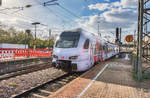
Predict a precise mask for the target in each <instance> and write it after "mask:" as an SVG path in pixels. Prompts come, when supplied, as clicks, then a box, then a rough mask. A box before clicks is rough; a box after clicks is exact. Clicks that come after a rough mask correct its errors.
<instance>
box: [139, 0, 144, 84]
mask: <svg viewBox="0 0 150 98" xmlns="http://www.w3.org/2000/svg"><path fill="white" fill-rule="evenodd" d="M138 2H139V16H138V18H139V20H138V21H139V22H138V40H137V41H138V45H137V65H138V73H137V74H138V81H141V80H142V33H143V4H144V3H143V0H138Z"/></svg>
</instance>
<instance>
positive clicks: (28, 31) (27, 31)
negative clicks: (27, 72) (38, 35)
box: [25, 30, 31, 58]
mask: <svg viewBox="0 0 150 98" xmlns="http://www.w3.org/2000/svg"><path fill="white" fill-rule="evenodd" d="M25 33H27V35H28V39H29V35H30V33H31V30H26V31H25ZM25 36H26V34H25ZM25 42H26V44H28V55H27V58H29V57H30V50H29V40H28V43H27V39H26V41H25ZM26 44H25V45H26Z"/></svg>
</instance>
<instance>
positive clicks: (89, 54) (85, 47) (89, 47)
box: [84, 39, 92, 67]
mask: <svg viewBox="0 0 150 98" xmlns="http://www.w3.org/2000/svg"><path fill="white" fill-rule="evenodd" d="M91 48H92V44H91V42H90V40H89V39H86V41H85V43H84V49H88V54H87V56H88V59H89V64H88V67H90V66H91V62H92V51H91V50H92V49H91Z"/></svg>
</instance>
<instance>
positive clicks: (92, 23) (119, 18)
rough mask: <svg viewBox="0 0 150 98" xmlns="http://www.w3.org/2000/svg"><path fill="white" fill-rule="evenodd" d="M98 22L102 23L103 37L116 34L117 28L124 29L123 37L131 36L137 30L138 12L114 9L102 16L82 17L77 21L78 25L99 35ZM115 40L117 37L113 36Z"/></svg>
mask: <svg viewBox="0 0 150 98" xmlns="http://www.w3.org/2000/svg"><path fill="white" fill-rule="evenodd" d="M98 21H100V24H99V25H100V32H101V34H102V36H103V37H104V36H106V35H110V33H109V32H113V33H114V34H115V28H116V27H120V28H122V30H123V32H126V33H123V36H126V35H128V34H129V33H130V34H131V33H132V32H133V31H134V30H136V28H137V11H135V10H131V9H123V8H112V9H110V10H108V11H105V12H104V13H102V14H101V15H99V16H98V15H93V16H89V17H82V18H80V19H78V20H77V22H78V25H79V26H80V27H82V28H84V29H86V30H88V31H90V32H93V33H97V30H98ZM112 36H114V37H112V39H113V40H114V38H115V35H112Z"/></svg>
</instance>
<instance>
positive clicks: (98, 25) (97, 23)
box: [97, 21, 101, 37]
mask: <svg viewBox="0 0 150 98" xmlns="http://www.w3.org/2000/svg"><path fill="white" fill-rule="evenodd" d="M97 24H98V31H97V33H98V35H99V36H100V37H101V33H100V31H99V29H100V26H99V24H100V22H99V21H98V22H97Z"/></svg>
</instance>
